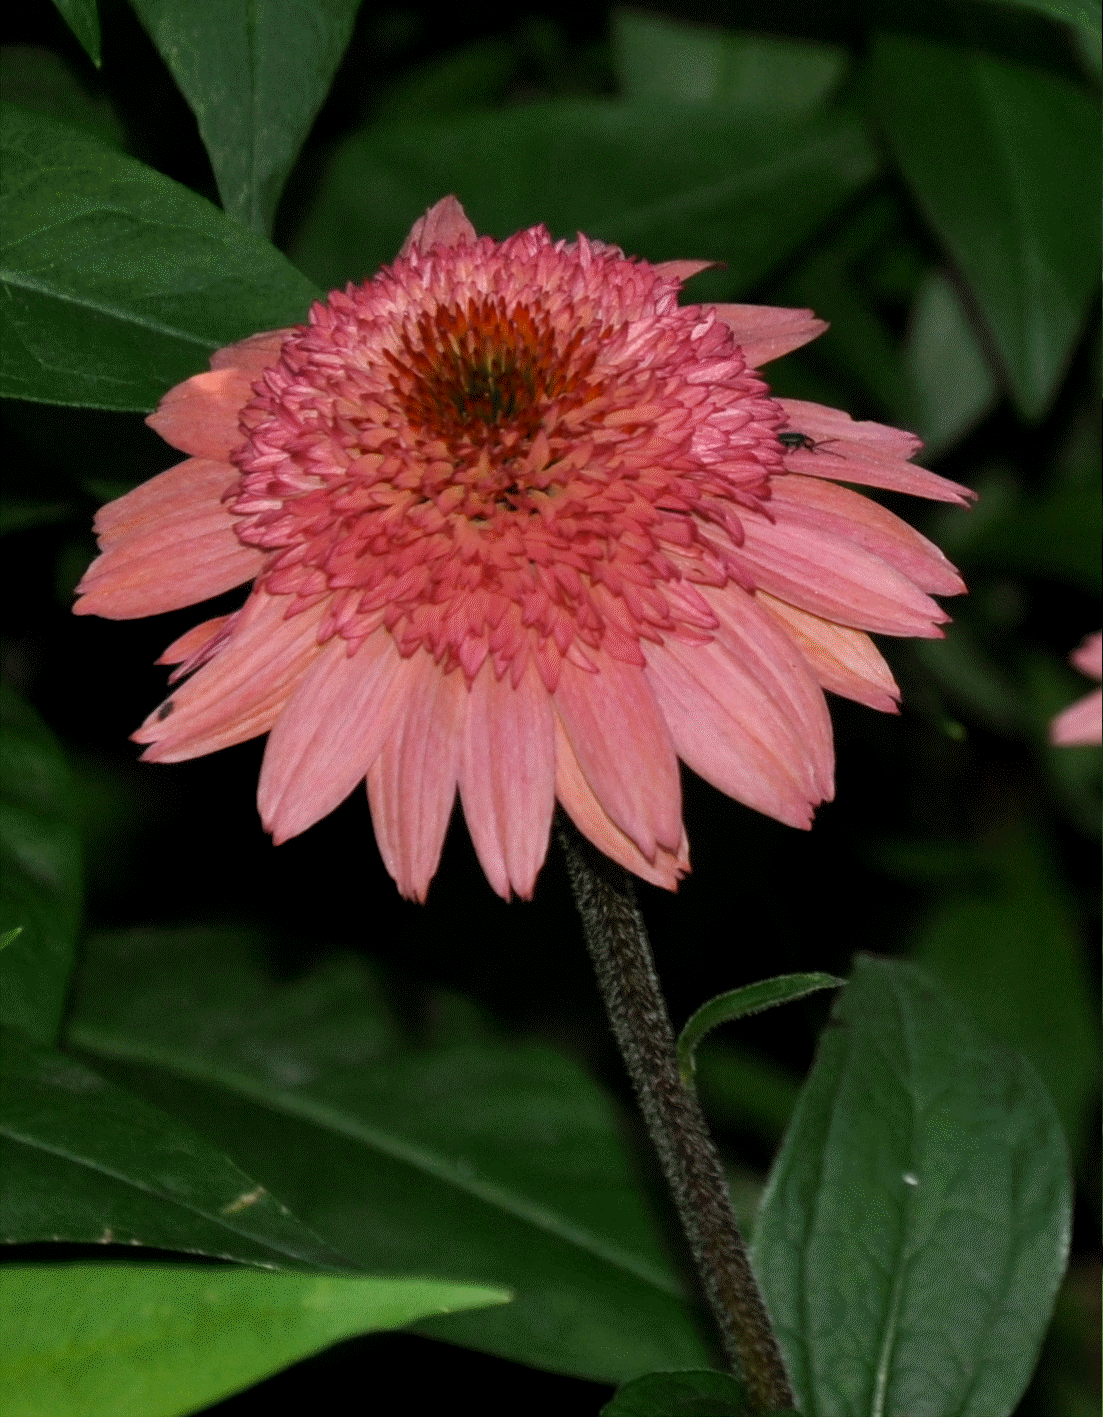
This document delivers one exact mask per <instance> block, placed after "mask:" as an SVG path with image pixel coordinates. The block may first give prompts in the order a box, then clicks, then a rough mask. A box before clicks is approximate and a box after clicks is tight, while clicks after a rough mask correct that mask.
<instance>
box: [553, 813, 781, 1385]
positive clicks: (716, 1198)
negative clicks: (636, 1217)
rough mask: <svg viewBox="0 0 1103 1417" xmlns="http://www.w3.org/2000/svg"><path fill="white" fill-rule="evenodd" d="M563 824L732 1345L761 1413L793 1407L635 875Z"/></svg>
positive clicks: (654, 1122)
mask: <svg viewBox="0 0 1103 1417" xmlns="http://www.w3.org/2000/svg"><path fill="white" fill-rule="evenodd" d="M556 827H557V832H558V835H559V840H560V844H561V845H562V847H563V851H564V853H565V855H566V858H567V873H568V875H569V877H570V882H571V889H572V891H573V892H574V897H575V903H576V904H577V906H578V911H579V914H580V915H581V917H582V926H583V931H584V933H585V936H586V945H587V948H588V949H589V951H590V957H591V958H592V960H593V962H594V968H595V970H596V972H597V979H598V986H599V988H600V990H601V993H602V997H603V998H604V1000H605V1007H606V1010H607V1011H608V1014H609V1021H610V1023H611V1024H612V1026H613V1033H614V1035H615V1037H616V1040H617V1043H618V1045H619V1047H620V1051H621V1054H622V1056H623V1058H624V1061H625V1064H626V1066H627V1068H628V1073H629V1076H630V1077H631V1079H632V1085H633V1087H634V1088H635V1090H636V1096H637V1098H638V1099H639V1103H640V1108H641V1110H642V1112H643V1115H644V1120H645V1121H646V1123H647V1129H648V1131H649V1132H650V1134H651V1140H652V1141H653V1142H654V1144H655V1149H656V1151H657V1152H658V1153H659V1160H660V1162H661V1163H662V1168H663V1172H664V1174H665V1176H666V1180H667V1184H668V1185H669V1187H670V1190H671V1193H672V1195H673V1197H674V1204H675V1206H676V1207H677V1210H678V1215H679V1217H680V1219H681V1222H682V1227H683V1229H684V1230H685V1233H686V1238H687V1239H688V1240H689V1245H690V1249H691V1250H692V1252H693V1258H694V1261H695V1263H696V1265H697V1272H698V1274H699V1275H700V1277H701V1283H702V1286H703V1288H704V1291H705V1296H706V1298H707V1299H708V1302H709V1306H710V1307H711V1309H712V1313H713V1317H714V1318H715V1320H716V1323H717V1326H718V1328H719V1330H720V1336H721V1338H722V1340H723V1344H724V1348H725V1350H726V1351H727V1354H728V1357H729V1359H730V1361H731V1362H732V1364H733V1366H734V1367H735V1369H736V1372H737V1373H739V1374H740V1375H741V1376H742V1378H743V1380H744V1382H745V1383H746V1386H747V1393H748V1396H749V1397H750V1399H751V1401H752V1403H754V1404H755V1406H756V1407H757V1408H758V1409H759V1410H760V1411H763V1412H770V1411H775V1412H776V1411H778V1410H780V1409H784V1408H792V1407H795V1405H796V1403H795V1400H794V1397H793V1390H792V1388H791V1387H790V1385H789V1377H788V1374H787V1373H786V1371H785V1363H784V1360H783V1359H782V1356H781V1350H780V1348H779V1347H778V1343H777V1339H776V1338H775V1336H774V1332H773V1329H772V1328H771V1326H770V1319H769V1315H768V1314H767V1312H766V1305H765V1303H764V1302H763V1299H762V1295H761V1293H760V1292H759V1289H758V1285H757V1283H756V1282H755V1277H754V1274H753V1273H752V1271H751V1265H750V1259H749V1258H748V1255H747V1246H746V1243H745V1242H744V1240H743V1236H742V1235H741V1234H740V1232H739V1225H738V1223H737V1221H736V1218H735V1212H734V1210H733V1209H732V1203H731V1197H730V1196H729V1194H728V1186H727V1181H726V1179H725V1177H724V1169H723V1166H722V1165H721V1162H720V1157H719V1155H718V1154H717V1151H716V1147H715V1145H714V1144H713V1140H712V1137H711V1136H710V1135H709V1131H708V1125H707V1123H706V1122H705V1118H704V1115H703V1113H702V1111H701V1107H700V1104H699V1103H698V1101H697V1095H696V1093H695V1092H694V1090H693V1088H692V1085H690V1086H687V1085H686V1084H685V1083H684V1082H683V1081H682V1078H681V1075H680V1072H679V1069H678V1059H677V1053H676V1049H675V1040H674V1030H673V1028H672V1027H671V1023H670V1016H669V1014H668V1013H667V1011H666V1001H665V1000H664V998H663V995H662V990H661V989H660V987H659V980H658V976H657V975H656V973H655V964H654V961H653V959H652V957H651V947H650V945H649V943H648V939H647V931H646V928H645V926H644V923H643V916H642V915H641V914H640V908H639V906H638V904H637V903H636V894H635V891H634V889H633V886H632V879H631V877H630V875H629V874H628V872H627V871H625V870H624V869H623V868H622V867H620V866H618V865H617V864H616V863H615V862H613V861H610V860H609V859H608V858H607V857H605V856H603V855H602V854H601V853H600V852H599V851H597V850H596V849H595V848H594V847H593V846H591V845H590V843H589V842H588V841H586V840H585V839H584V838H583V837H582V836H581V835H580V833H579V832H578V831H577V829H576V828H575V827H574V825H573V823H571V822H570V821H568V820H567V818H566V816H565V815H564V814H563V813H562V812H557V814H556Z"/></svg>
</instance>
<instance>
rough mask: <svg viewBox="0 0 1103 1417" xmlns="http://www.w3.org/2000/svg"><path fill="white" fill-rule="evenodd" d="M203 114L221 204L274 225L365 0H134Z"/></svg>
mask: <svg viewBox="0 0 1103 1417" xmlns="http://www.w3.org/2000/svg"><path fill="white" fill-rule="evenodd" d="M132 3H133V5H134V8H135V10H136V11H137V12H138V15H139V16H140V18H141V20H142V23H143V24H144V25H145V27H146V29H147V30H148V31H149V34H150V37H151V38H152V40H153V42H154V44H155V45H156V46H157V48H158V50H159V51H160V54H161V57H162V58H163V59H164V61H165V63H166V64H167V65H168V67H169V69H170V70H171V71H172V75H173V78H175V80H176V82H177V83H178V84H179V85H180V88H181V91H182V92H183V94H184V97H185V98H186V99H187V100H188V103H189V104H190V105H191V108H192V111H193V112H194V113H195V116H196V119H197V120H198V122H199V132H200V135H201V137H202V139H203V142H204V144H205V146H206V149H207V152H208V154H209V156H210V159H211V166H212V167H213V168H214V175H215V180H216V181H217V183H218V192H219V196H220V197H221V198H222V205H223V207H224V208H225V210H226V212H227V214H228V215H229V216H232V217H235V218H236V219H237V220H238V221H240V222H242V223H243V224H244V225H245V226H248V227H251V228H252V229H253V230H254V231H258V232H260V233H261V234H267V233H268V232H270V231H271V228H272V220H273V218H274V216H275V214H276V204H277V203H278V201H279V199H280V193H281V192H282V190H283V184H284V182H285V181H286V180H287V175H288V173H289V172H290V171H291V167H292V164H293V163H294V161H295V159H296V157H297V156H298V154H299V149H300V148H301V147H302V145H303V142H304V140H305V139H306V135H307V133H308V132H309V131H310V125H311V124H312V123H313V122H314V118H315V116H316V115H317V112H318V110H319V108H321V106H322V103H323V101H324V99H325V96H326V94H327V93H328V92H329V86H330V84H331V83H332V82H333V76H334V74H335V73H336V71H337V65H338V64H339V63H340V62H341V56H342V55H343V54H344V52H345V47H346V45H347V44H348V42H349V37H350V35H351V34H352V25H353V21H354V20H355V18H356V11H357V9H358V8H359V4H360V0H132Z"/></svg>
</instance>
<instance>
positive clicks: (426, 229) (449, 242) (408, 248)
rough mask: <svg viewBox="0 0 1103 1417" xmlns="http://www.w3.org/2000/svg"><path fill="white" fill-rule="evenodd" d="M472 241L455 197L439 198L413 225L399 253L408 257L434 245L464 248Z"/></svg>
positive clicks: (471, 231)
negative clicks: (414, 252)
mask: <svg viewBox="0 0 1103 1417" xmlns="http://www.w3.org/2000/svg"><path fill="white" fill-rule="evenodd" d="M475 240H477V235H476V232H475V228H474V227H473V226H472V225H471V223H470V222H469V221H468V219H467V213H466V212H465V211H464V209H463V207H461V206H460V204H459V202H458V201H457V200H456V198H455V197H451V196H449V197H442V198H441V199H440V201H439V202H437V203H436V204H435V205H434V206H431V207H430V208H429V210H428V211H427V212H426V213H425V215H424V216H420V217H418V219H417V221H415V222H414V224H413V226H412V227H411V228H410V234H409V236H407V238H406V240H405V241H404V242H403V243H402V250H401V251H399V253H398V254H399V255H400V256H409V255H410V254H411V252H413V251H422V252H424V251H431V250H432V249H433V247H434V246H464V245H468V244H469V243H470V242H472V241H475Z"/></svg>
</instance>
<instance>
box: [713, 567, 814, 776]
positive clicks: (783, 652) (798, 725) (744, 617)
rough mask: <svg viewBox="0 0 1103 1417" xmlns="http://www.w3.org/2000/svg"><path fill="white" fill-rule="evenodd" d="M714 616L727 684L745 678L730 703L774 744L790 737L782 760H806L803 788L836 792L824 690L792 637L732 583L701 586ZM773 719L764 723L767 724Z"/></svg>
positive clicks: (794, 765)
mask: <svg viewBox="0 0 1103 1417" xmlns="http://www.w3.org/2000/svg"><path fill="white" fill-rule="evenodd" d="M701 593H702V595H703V596H704V598H705V600H706V601H707V602H708V604H709V605H710V606H711V607H712V609H713V611H714V612H715V614H716V617H717V619H718V621H719V625H718V627H717V630H716V640H717V642H718V643H719V644H720V646H721V647H722V648H723V649H725V650H726V651H727V655H726V657H725V660H724V665H725V670H726V672H727V676H728V682H729V684H731V683H733V682H734V681H735V680H736V679H742V680H743V681H744V687H743V688H742V689H741V690H740V692H739V694H738V696H736V695H734V694H732V695H731V697H730V706H732V707H734V705H735V704H739V705H740V706H741V708H742V712H741V715H740V717H741V718H742V721H743V722H744V723H747V724H748V726H750V727H751V731H752V732H753V733H754V734H755V736H756V737H759V738H761V737H762V731H763V730H764V729H766V730H767V731H768V732H769V733H770V736H771V737H773V738H776V740H777V742H778V743H779V744H781V743H784V742H785V740H786V737H788V738H789V740H790V742H791V748H790V751H789V753H788V754H787V761H788V762H789V764H790V766H791V767H792V768H793V769H794V770H795V769H796V768H797V766H798V764H804V765H806V766H807V769H808V771H807V773H806V774H805V776H804V778H803V782H804V786H805V789H806V790H807V791H808V792H809V793H810V794H811V795H812V796H814V797H816V798H817V799H818V800H820V801H828V800H830V799H831V798H832V797H833V796H834V795H835V745H834V740H833V738H832V734H831V715H830V714H829V713H828V711H827V703H826V701H825V699H824V697H823V691H822V689H821V688H820V686H819V684H818V683H817V682H816V680H815V678H814V677H813V675H812V673H811V671H810V669H809V667H808V664H807V662H806V661H805V659H804V657H803V655H801V653H800V651H799V649H798V648H797V647H796V646H795V645H794V643H793V641H792V639H791V638H790V637H789V636H788V635H787V634H786V633H785V631H784V630H783V629H781V628H780V627H779V625H778V623H777V621H776V620H774V619H772V618H771V617H770V615H769V614H768V613H767V611H765V610H764V609H763V608H762V607H761V606H760V605H759V604H758V603H757V601H756V600H755V599H754V598H753V597H752V596H749V595H748V594H747V593H746V592H745V591H743V590H741V589H739V587H737V586H728V587H725V588H724V589H722V590H718V589H716V588H713V587H707V586H706V587H702V592H701ZM771 724H772V725H773V727H772V728H768V725H771Z"/></svg>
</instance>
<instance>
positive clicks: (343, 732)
mask: <svg viewBox="0 0 1103 1417" xmlns="http://www.w3.org/2000/svg"><path fill="white" fill-rule="evenodd" d="M407 663H408V661H403V659H402V657H401V656H400V655H399V653H398V648H397V646H396V645H395V642H394V638H393V636H392V635H391V633H390V632H389V631H388V630H385V629H382V628H380V629H378V630H376V631H375V633H374V634H372V635H369V636H368V637H367V639H366V640H364V641H362V642H361V644H360V645H359V646H358V647H357V648H356V651H355V652H354V653H353V654H351V655H350V654H349V652H348V645H347V644H346V643H345V641H344V640H342V639H341V638H340V637H339V636H338V637H335V638H334V639H332V640H330V641H329V642H328V644H327V645H326V646H325V648H324V649H323V650H322V652H321V654H320V655H319V656H318V658H317V659H316V660H315V661H314V663H313V664H312V665H311V666H310V669H309V670H308V671H307V672H306V674H304V675H303V677H302V679H301V680H300V682H299V684H298V686H297V687H296V689H295V692H294V693H293V694H292V695H291V697H290V698H289V699H288V701H287V704H286V706H285V707H284V710H283V712H282V713H281V714H280V716H279V718H278V719H277V720H276V723H275V726H274V727H273V729H272V732H271V733H270V734H269V735H268V744H267V746H266V747H265V750H264V762H263V764H262V765H261V770H260V782H259V784H258V786H257V806H258V808H259V809H260V817H261V821H262V822H263V823H264V826H265V829H266V830H267V831H270V832H271V833H272V838H273V840H274V841H275V843H276V845H277V846H278V845H279V844H280V842H282V841H287V840H288V839H289V838H290V837H293V836H298V835H299V833H300V832H304V831H306V829H307V827H311V826H313V825H314V823H315V822H316V821H318V820H319V819H320V818H322V817H324V816H327V815H328V814H329V813H330V812H332V811H333V809H334V807H337V806H339V805H340V803H342V802H343V801H344V800H345V798H346V797H347V796H348V795H349V793H350V792H351V791H352V789H353V788H354V787H355V786H356V784H357V783H358V782H361V781H362V780H363V779H364V778H365V777H366V776H367V772H368V768H369V767H370V766H371V765H372V763H373V762H374V761H375V759H376V757H377V756H378V755H379V751H380V749H381V748H382V746H383V744H384V743H385V742H386V739H387V735H388V734H389V733H390V732H391V730H392V727H393V725H394V722H395V720H396V718H397V717H398V715H399V714H400V713H401V712H402V711H403V710H404V708H405V707H406V704H407V702H408V693H407V675H405V674H404V673H403V669H404V667H405V664H407Z"/></svg>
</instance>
